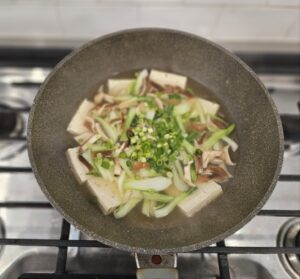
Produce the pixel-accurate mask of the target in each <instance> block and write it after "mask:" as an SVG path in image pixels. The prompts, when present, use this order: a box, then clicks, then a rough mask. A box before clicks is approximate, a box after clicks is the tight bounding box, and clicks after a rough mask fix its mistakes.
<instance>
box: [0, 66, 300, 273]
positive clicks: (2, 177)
mask: <svg viewBox="0 0 300 279" xmlns="http://www.w3.org/2000/svg"><path fill="white" fill-rule="evenodd" d="M49 71H50V68H44V67H42V68H41V67H34V68H32V67H29V68H20V67H18V68H11V67H0V108H1V105H2V106H3V105H4V106H12V107H15V108H16V107H17V108H24V107H30V105H31V103H32V101H33V98H34V96H35V94H36V92H37V89H38V85H39V84H40V83H41V82H42V81H43V80H44V78H45V77H46V75H47V74H48V73H49ZM260 77H261V79H262V80H263V82H264V83H265V84H266V86H267V87H268V88H272V90H271V91H272V93H271V94H272V97H273V99H274V101H275V103H276V105H277V107H278V109H279V112H280V113H281V114H294V115H298V114H299V108H298V107H297V103H298V104H299V102H300V78H299V76H297V75H287V74H284V75H280V74H277V75H274V74H272V75H270V74H261V75H260ZM23 111H24V112H22V113H20V116H19V119H17V120H16V122H17V124H18V125H19V126H18V129H17V128H15V131H14V134H11V135H10V136H14V137H17V139H16V140H14V141H12V140H3V138H5V137H2V140H0V218H1V219H0V221H1V222H0V278H1V279H4V278H18V277H19V276H20V275H21V274H24V273H36V272H40V273H53V272H54V271H55V270H56V271H58V273H59V272H62V271H64V267H62V266H61V264H57V254H58V248H57V247H40V246H30V243H27V244H26V243H25V242H26V241H25V242H24V241H23V243H17V241H15V240H16V239H22V240H24V239H35V240H36V239H53V240H55V239H60V237H61V225H62V217H61V216H60V215H59V214H58V213H57V212H56V211H55V210H54V209H53V208H51V207H49V206H48V204H47V200H46V198H45V197H44V195H43V194H42V192H41V190H40V188H39V186H38V185H37V182H36V180H35V178H34V176H33V174H32V173H31V172H30V169H28V167H30V164H29V160H28V156H27V152H26V142H25V141H24V138H23V137H24V136H25V131H26V123H27V118H28V111H27V110H26V109H23ZM0 112H1V110H0ZM1 117H3V115H1V113H0V123H1V121H4V118H2V119H1ZM0 126H1V125H0ZM16 126H17V125H16ZM22 131H23V132H22ZM0 138H1V137H0ZM1 168H2V169H1ZM299 173H300V143H299V142H286V152H285V156H284V164H283V169H282V174H284V175H290V174H291V175H298V178H297V179H296V180H294V178H295V177H285V180H292V181H279V182H278V184H277V186H276V188H275V190H274V192H273V194H272V196H271V198H270V199H269V201H268V202H267V203H266V205H265V206H264V208H263V209H264V210H284V211H283V212H271V211H265V212H264V213H262V214H267V215H261V216H257V217H255V218H254V219H253V220H252V221H251V222H250V223H248V224H247V225H246V226H245V227H243V228H242V229H241V230H239V231H238V232H236V233H235V234H233V235H232V236H230V237H229V238H227V239H225V244H226V246H227V247H260V248H262V247H276V246H278V245H284V243H287V245H292V244H293V243H296V240H295V239H297V237H298V246H299V245H300V218H299V217H300V181H299ZM19 202H24V203H19ZM32 202H33V203H32ZM286 210H292V212H288V211H286ZM296 210H297V211H296ZM284 212H285V213H284ZM270 215H293V216H294V217H290V216H289V217H285V216H282V217H280V216H270ZM287 222H289V223H287ZM285 224H286V225H285ZM65 225H66V224H65ZM289 225H290V226H291V229H289V227H288V226H289ZM3 229H4V230H3ZM3 234H5V235H3ZM286 235H289V237H290V238H291V239H290V238H289V237H287V236H286ZM4 237H5V238H6V239H11V241H10V242H9V243H8V242H4V241H2V242H1V238H4ZM70 239H74V240H78V239H84V240H87V239H88V238H87V237H86V236H85V235H83V234H82V233H80V232H79V231H77V230H76V229H74V228H73V227H72V226H71V229H70ZM14 241H15V242H14ZM1 243H2V244H4V243H6V244H9V245H3V246H1ZM14 243H15V244H21V245H12V244H14ZM24 243H25V244H26V245H29V246H25V245H24ZM46 246H47V245H46ZM60 250H61V251H60V254H61V255H62V254H63V253H64V252H63V249H60ZM258 250H259V249H258ZM258 250H257V251H258ZM241 251H242V250H241ZM249 251H250V253H248V252H249ZM248 252H243V251H242V252H241V253H236V254H229V255H228V263H229V271H230V274H229V275H228V274H226V271H225V273H223V274H221V275H222V276H221V278H253V279H254V278H270V279H271V278H278V279H284V278H290V277H289V276H293V274H292V271H291V270H292V269H291V268H290V271H287V269H288V268H285V267H284V264H283V262H284V261H286V260H287V258H288V257H285V256H281V257H280V256H279V255H278V254H276V253H273V254H268V253H267V254H261V253H258V254H256V253H253V251H251V250H248ZM67 253H68V257H67V264H66V270H67V271H68V273H81V274H82V273H91V274H101V275H103V274H104V275H107V277H105V276H104V277H103V278H127V277H122V275H131V276H134V274H135V270H136V266H135V260H134V255H131V254H129V253H126V252H122V251H118V250H116V249H112V248H103V247H94V248H91V247H81V248H77V247H69V248H68V249H67ZM299 253H300V249H299ZM280 258H282V259H280ZM290 259H291V261H292V263H294V264H295V268H298V269H299V268H300V267H299V256H298V257H297V256H296V255H290ZM223 260H224V261H225V263H226V260H227V259H226V256H224V255H223V257H220V255H219V256H217V255H216V254H215V253H185V254H179V255H178V269H179V273H180V275H181V277H180V278H190V279H193V278H218V277H219V276H220V270H219V263H218V261H223ZM288 265H289V264H286V266H288ZM298 272H300V270H298ZM289 274H290V275H289ZM110 275H116V277H109V276H110ZM228 276H230V277H228ZM297 276H298V275H296V273H295V274H294V277H291V278H297ZM20 278H34V277H30V276H27V277H26V276H25V275H24V276H23V277H20ZM35 278H52V277H35ZM53 278H65V277H53ZM66 278H73V277H66ZM77 278H85V277H80V276H79V277H77ZM93 278H97V277H93ZM99 278H102V277H99ZM128 278H131V277H128ZM132 278H134V277H132ZM298 278H299V277H298Z"/></svg>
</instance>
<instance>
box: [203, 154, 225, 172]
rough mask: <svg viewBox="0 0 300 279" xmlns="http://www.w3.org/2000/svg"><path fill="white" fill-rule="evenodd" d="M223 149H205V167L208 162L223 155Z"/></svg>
mask: <svg viewBox="0 0 300 279" xmlns="http://www.w3.org/2000/svg"><path fill="white" fill-rule="evenodd" d="M222 153H223V152H222V151H218V150H212V151H204V152H203V153H202V165H203V168H204V169H205V168H207V166H208V164H209V163H210V162H211V161H213V160H214V159H216V158H218V157H220V156H221V155H222Z"/></svg>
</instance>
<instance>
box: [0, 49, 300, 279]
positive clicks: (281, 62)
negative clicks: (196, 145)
mask: <svg viewBox="0 0 300 279" xmlns="http://www.w3.org/2000/svg"><path fill="white" fill-rule="evenodd" d="M69 52H70V50H68V49H65V50H57V49H50V50H49V49H43V50H40V49H34V50H33V49H13V48H9V49H1V48H0V60H1V61H2V62H1V63H0V66H16V65H17V66H19V67H20V66H21V67H24V66H25V67H27V66H30V67H32V66H46V67H52V66H54V65H55V64H56V63H57V62H58V61H59V60H60V59H62V58H63V57H64V56H65V55H66V54H68V53H69ZM240 56H241V58H242V59H243V60H245V61H246V63H248V64H249V65H250V66H251V67H252V68H254V70H257V72H260V73H284V74H286V73H290V74H297V73H300V65H299V62H297V61H300V60H299V59H298V58H299V55H298V56H293V57H291V55H286V56H284V55H276V54H272V55H269V54H268V55H263V54H260V55H250V54H240ZM7 57H11V58H10V59H9V58H7ZM0 109H1V108H0ZM4 110H7V109H4ZM13 110H14V111H18V112H28V111H29V110H30V108H28V107H27V108H23V109H13ZM299 136H300V135H299V134H298V135H297V137H296V138H298V139H299ZM0 140H11V141H25V140H26V137H24V136H20V137H9V136H2V137H1V136H0ZM0 173H28V174H31V173H32V169H31V168H30V167H0ZM279 180H280V181H285V182H299V181H300V175H299V174H288V175H285V174H282V175H281V176H280V178H279ZM297 185H298V183H297ZM0 208H7V209H11V210H14V209H17V208H23V209H26V208H31V209H32V208H35V209H37V210H52V206H51V204H50V203H48V202H30V201H29V202H17V201H10V202H6V201H2V202H0ZM270 216H273V217H300V210H276V209H274V210H261V211H260V212H259V214H258V217H256V218H267V217H270ZM69 232H70V224H69V223H68V222H67V221H66V220H63V221H62V226H61V235H60V239H22V238H17V239H16V238H14V239H13V238H0V245H19V246H44V247H46V246H47V247H58V249H59V250H58V254H57V261H56V270H55V272H54V273H49V274H48V273H47V274H45V273H26V274H22V275H21V276H20V277H19V278H22V279H34V278H40V279H42V278H47V279H48V278H49V279H50V278H53V279H75V278H91V279H92V278H95V279H96V278H98V279H111V278H135V276H126V275H124V276H120V275H115V276H114V275H105V274H103V275H100V274H78V273H76V274H70V273H68V272H67V270H66V263H67V256H68V254H67V249H68V247H105V248H106V249H113V248H111V247H108V246H106V245H104V244H102V243H100V242H97V241H93V240H69ZM193 253H202V254H204V253H209V254H217V256H218V265H219V271H220V278H222V279H229V278H230V273H229V263H228V259H227V255H228V254H284V253H285V254H292V253H294V254H300V248H299V247H233V246H227V245H226V243H225V240H224V241H220V242H218V243H217V245H216V246H213V247H205V248H203V249H200V250H198V251H194V252H193Z"/></svg>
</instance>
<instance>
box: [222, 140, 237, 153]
mask: <svg viewBox="0 0 300 279" xmlns="http://www.w3.org/2000/svg"><path fill="white" fill-rule="evenodd" d="M222 140H223V141H225V142H227V143H228V144H229V145H230V147H231V149H232V151H233V152H235V151H237V149H238V148H239V146H238V144H237V143H236V142H235V141H234V140H233V139H231V138H229V137H224V138H222Z"/></svg>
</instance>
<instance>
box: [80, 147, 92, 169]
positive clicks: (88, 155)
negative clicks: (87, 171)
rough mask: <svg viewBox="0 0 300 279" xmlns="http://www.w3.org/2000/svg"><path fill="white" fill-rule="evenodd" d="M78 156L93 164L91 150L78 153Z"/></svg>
mask: <svg viewBox="0 0 300 279" xmlns="http://www.w3.org/2000/svg"><path fill="white" fill-rule="evenodd" d="M80 156H81V157H82V158H83V159H84V160H85V161H86V162H87V163H89V164H90V165H91V166H93V159H92V153H91V150H89V149H87V150H86V151H84V152H83V153H81V154H80Z"/></svg>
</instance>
